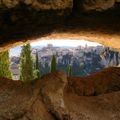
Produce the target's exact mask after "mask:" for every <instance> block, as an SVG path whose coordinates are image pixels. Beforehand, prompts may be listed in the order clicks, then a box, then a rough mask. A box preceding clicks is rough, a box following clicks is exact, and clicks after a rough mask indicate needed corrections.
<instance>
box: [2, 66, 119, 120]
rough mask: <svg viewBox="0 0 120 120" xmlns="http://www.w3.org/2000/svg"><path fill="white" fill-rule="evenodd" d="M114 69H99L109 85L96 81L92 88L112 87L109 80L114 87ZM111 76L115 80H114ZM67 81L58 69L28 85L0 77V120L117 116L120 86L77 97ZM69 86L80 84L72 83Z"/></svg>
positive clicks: (98, 119) (107, 119)
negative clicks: (119, 87) (110, 75)
mask: <svg viewBox="0 0 120 120" xmlns="http://www.w3.org/2000/svg"><path fill="white" fill-rule="evenodd" d="M113 70H115V71H116V72H115V73H114V74H112V76H113V77H108V78H106V77H105V76H104V74H108V73H109V74H111V72H113ZM118 71H120V68H110V69H106V70H105V71H104V72H103V71H102V72H100V73H99V75H100V76H101V75H102V78H103V80H104V81H109V80H110V81H111V82H110V84H109V85H108V84H99V86H95V87H98V88H99V87H101V86H104V88H112V87H113V84H112V82H114V86H116V85H118V84H117V83H119V80H120V78H119V74H118ZM93 76H96V74H94V75H92V76H91V80H92V79H93ZM114 77H117V78H118V79H114ZM81 79H82V78H81ZM89 80H90V78H89ZM68 81H69V80H67V76H66V75H65V73H64V72H61V71H57V72H55V73H52V74H48V75H46V76H44V77H42V78H41V80H37V81H35V82H33V83H29V84H23V83H21V82H19V81H11V80H7V79H5V78H0V120H101V119H102V120H119V119H120V102H119V101H120V92H119V90H120V89H117V91H116V92H113V91H114V90H113V89H112V90H111V93H107V92H106V90H105V89H103V91H104V90H105V92H106V94H103V93H104V92H103V91H102V92H101V94H100V95H97V96H92V95H90V94H89V95H90V96H86V95H85V96H80V95H78V94H76V93H75V92H71V89H69V88H70V87H71V86H70V84H69V82H68ZM73 81H74V80H73ZM83 81H86V82H87V79H85V78H83ZM94 81H96V83H97V81H98V82H99V81H100V79H98V78H97V77H95V79H94ZM79 82H80V81H79V80H78V83H79ZM102 83H103V81H102ZM105 83H108V82H105ZM111 84H112V86H111ZM93 86H94V85H93ZM108 86H109V87H108ZM73 87H77V88H78V87H80V86H78V85H76V86H75V85H73ZM86 89H87V88H86ZM84 90H85V88H84ZM87 90H88V89H87Z"/></svg>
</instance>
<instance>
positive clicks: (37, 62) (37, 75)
mask: <svg viewBox="0 0 120 120" xmlns="http://www.w3.org/2000/svg"><path fill="white" fill-rule="evenodd" d="M34 75H35V78H36V79H39V78H40V68H39V57H38V50H36V64H35V74H34Z"/></svg>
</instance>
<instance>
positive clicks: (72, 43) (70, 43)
mask: <svg viewBox="0 0 120 120" xmlns="http://www.w3.org/2000/svg"><path fill="white" fill-rule="evenodd" d="M48 44H52V45H53V46H57V47H77V46H83V47H84V46H86V44H87V46H94V47H95V46H102V45H101V44H99V43H96V42H89V41H85V40H69V39H66V40H63V39H56V40H53V39H52V40H40V41H36V42H32V43H31V46H32V48H36V47H37V46H38V48H40V47H41V48H42V47H46V46H47V45H48ZM20 52H21V46H17V47H15V48H12V49H10V56H13V55H15V56H18V55H19V54H20Z"/></svg>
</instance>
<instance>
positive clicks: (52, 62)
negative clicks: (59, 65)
mask: <svg viewBox="0 0 120 120" xmlns="http://www.w3.org/2000/svg"><path fill="white" fill-rule="evenodd" d="M50 71H51V73H52V72H55V71H56V57H55V55H53V56H52V60H51V70H50Z"/></svg>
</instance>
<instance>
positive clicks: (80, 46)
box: [1, 39, 120, 80]
mask: <svg viewBox="0 0 120 120" xmlns="http://www.w3.org/2000/svg"><path fill="white" fill-rule="evenodd" d="M30 47H31V48H30V50H31V55H32V59H33V67H35V66H36V53H37V54H38V58H37V59H38V63H37V69H38V70H39V72H40V74H41V76H43V75H46V74H48V73H50V72H51V61H52V57H53V55H54V56H55V58H56V70H63V71H65V73H66V74H67V75H68V76H69V69H71V73H70V74H71V75H70V76H73V77H85V76H89V75H91V74H93V73H96V72H98V71H101V70H102V69H104V68H108V67H117V66H119V64H120V53H119V52H117V51H116V50H115V49H113V48H110V47H106V46H104V45H102V44H99V43H97V42H90V41H87V40H75V39H74V40H70V39H49V40H40V41H38V40H37V41H33V42H31V43H30ZM22 49H23V46H22V45H21V46H17V47H15V48H11V49H10V50H9V51H10V55H9V56H10V67H11V71H12V74H13V79H14V80H19V79H20V65H21V53H22ZM26 54H27V53H26ZM1 57H2V56H1ZM26 59H27V58H26ZM28 61H29V59H28ZM2 70H3V68H2V67H1V71H2Z"/></svg>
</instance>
